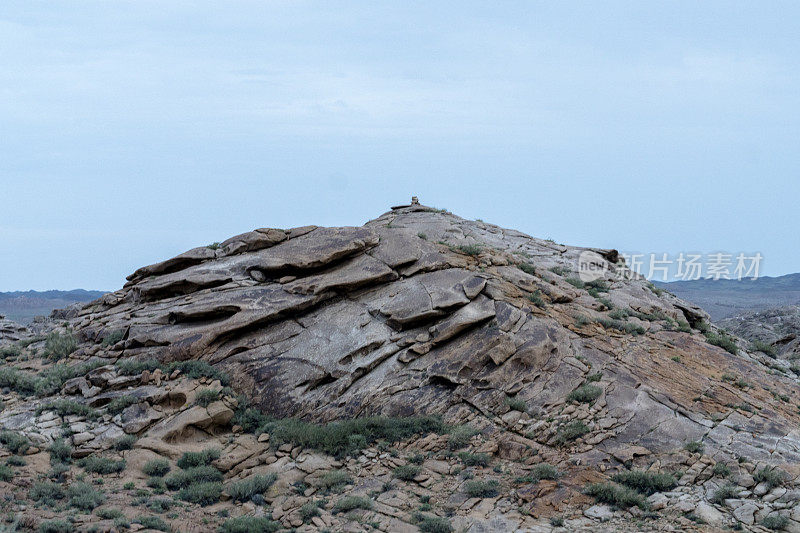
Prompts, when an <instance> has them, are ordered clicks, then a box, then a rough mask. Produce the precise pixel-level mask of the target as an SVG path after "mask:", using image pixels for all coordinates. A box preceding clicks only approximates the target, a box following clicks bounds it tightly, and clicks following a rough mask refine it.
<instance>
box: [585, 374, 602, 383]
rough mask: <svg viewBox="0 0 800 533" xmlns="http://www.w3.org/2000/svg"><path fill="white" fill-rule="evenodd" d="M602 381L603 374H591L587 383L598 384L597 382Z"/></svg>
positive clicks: (587, 377) (587, 378)
mask: <svg viewBox="0 0 800 533" xmlns="http://www.w3.org/2000/svg"><path fill="white" fill-rule="evenodd" d="M601 379H603V373H602V372H595V373H594V374H589V375H588V376H586V382H587V383H596V382H598V381H600V380H601Z"/></svg>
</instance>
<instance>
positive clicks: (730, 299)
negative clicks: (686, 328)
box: [655, 273, 800, 322]
mask: <svg viewBox="0 0 800 533" xmlns="http://www.w3.org/2000/svg"><path fill="white" fill-rule="evenodd" d="M655 285H656V286H657V287H659V288H662V289H665V290H668V291H670V292H671V293H673V294H675V295H676V296H678V297H680V298H684V299H685V300H687V301H690V302H692V303H695V304H697V305H699V306H700V307H702V308H703V309H704V310H705V311H707V312H708V313H709V315H711V320H713V321H715V322H717V321H720V320H723V319H725V318H730V317H733V316H736V315H738V314H742V313H748V312H750V311H761V310H765V309H771V308H775V307H783V306H786V305H797V304H800V273H798V274H787V275H785V276H777V277H769V276H762V277H760V278H758V279H755V280H753V279H743V280H741V281H739V280H733V279H719V280H713V279H697V280H691V281H674V282H670V283H659V282H656V283H655Z"/></svg>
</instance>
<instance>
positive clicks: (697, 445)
mask: <svg viewBox="0 0 800 533" xmlns="http://www.w3.org/2000/svg"><path fill="white" fill-rule="evenodd" d="M683 449H684V450H686V451H687V452H689V453H703V450H704V449H705V446H703V443H702V442H699V441H696V440H692V441H689V442H687V443H686V444H685V445H684V446H683Z"/></svg>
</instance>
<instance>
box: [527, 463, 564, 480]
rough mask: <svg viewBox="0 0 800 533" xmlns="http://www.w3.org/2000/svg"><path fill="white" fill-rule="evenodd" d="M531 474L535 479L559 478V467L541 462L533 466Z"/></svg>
mask: <svg viewBox="0 0 800 533" xmlns="http://www.w3.org/2000/svg"><path fill="white" fill-rule="evenodd" d="M530 475H531V476H533V477H534V478H535V479H558V475H559V474H558V469H557V468H556V467H555V466H553V465H551V464H547V463H539V464H538V465H536V466H534V467H533V468H531V472H530Z"/></svg>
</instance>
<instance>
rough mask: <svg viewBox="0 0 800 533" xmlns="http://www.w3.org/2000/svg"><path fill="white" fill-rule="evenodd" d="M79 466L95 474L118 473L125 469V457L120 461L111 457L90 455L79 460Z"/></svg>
mask: <svg viewBox="0 0 800 533" xmlns="http://www.w3.org/2000/svg"><path fill="white" fill-rule="evenodd" d="M78 466H80V467H82V468H83V469H84V470H86V471H87V472H92V473H93V474H116V473H117V472H122V471H123V470H125V466H126V462H125V459H120V460H119V461H117V460H115V459H111V458H109V457H100V456H97V455H89V456H87V457H84V458H83V459H80V460H79V461H78Z"/></svg>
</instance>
